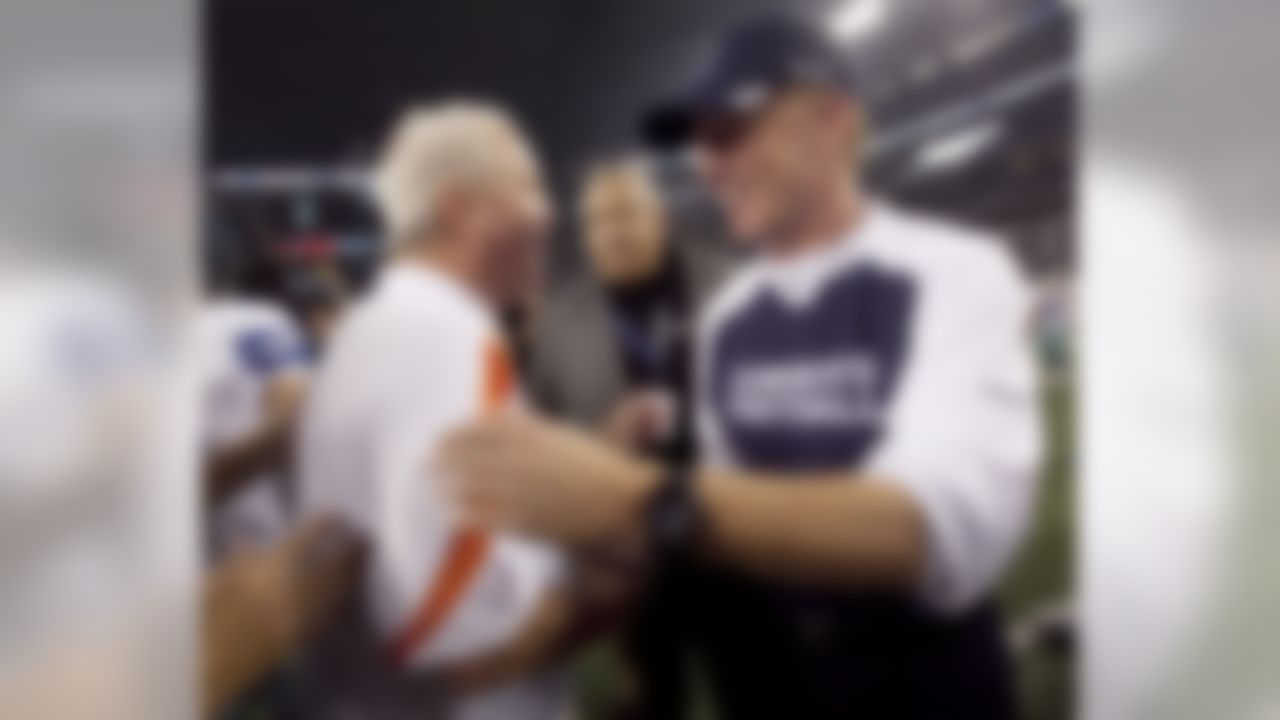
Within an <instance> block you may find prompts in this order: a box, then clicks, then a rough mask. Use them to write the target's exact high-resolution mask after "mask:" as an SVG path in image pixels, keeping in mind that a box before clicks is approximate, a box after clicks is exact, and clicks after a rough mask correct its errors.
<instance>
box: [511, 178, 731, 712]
mask: <svg viewBox="0 0 1280 720" xmlns="http://www.w3.org/2000/svg"><path fill="white" fill-rule="evenodd" d="M578 211H579V216H580V225H581V228H582V233H583V234H582V245H583V251H584V255H585V257H586V260H587V272H586V273H585V274H584V275H583V276H582V277H581V278H579V279H578V280H576V281H575V282H572V283H570V284H568V285H566V286H565V287H563V288H561V289H559V290H557V291H556V292H554V293H553V294H552V295H551V296H550V298H549V299H548V300H547V301H546V303H545V305H544V306H543V307H542V308H541V311H540V314H539V316H538V322H537V323H536V324H535V328H536V330H535V335H534V343H533V353H532V358H531V362H532V367H533V371H532V373H533V391H534V393H535V396H536V397H537V399H538V400H539V401H540V404H541V406H542V407H543V408H544V409H546V410H547V411H548V412H549V413H550V414H551V415H553V416H555V417H562V418H565V419H568V420H571V421H573V422H575V423H577V424H579V425H581V426H583V427H586V428H591V429H595V430H598V431H599V432H602V433H603V434H604V435H605V436H606V437H608V438H609V439H611V440H613V441H614V442H616V443H618V444H619V445H620V446H622V447H626V448H628V449H630V450H634V451H636V452H643V453H648V454H652V455H653V456H654V457H658V458H662V459H665V460H670V461H681V462H687V461H689V460H690V459H692V457H693V453H694V443H693V428H692V413H691V411H690V403H691V400H692V398H691V390H690V375H691V366H692V355H691V348H690V343H691V340H692V334H693V333H692V327H693V321H694V317H695V314H696V310H697V308H698V307H699V306H700V305H701V304H702V302H703V301H704V300H705V299H706V298H707V296H708V295H709V294H710V293H711V291H712V290H713V289H714V288H715V286H716V285H717V284H718V283H719V282H720V280H721V279H723V278H724V276H725V275H726V274H727V272H728V271H729V269H730V266H731V263H732V259H733V258H732V257H731V256H730V255H729V253H727V252H725V251H723V250H719V249H717V248H716V247H714V246H712V245H711V244H710V243H705V244H691V243H685V244H676V243H674V242H673V241H672V237H671V228H670V220H669V217H668V213H667V208H666V207H665V204H664V199H663V197H662V193H661V190H660V189H659V187H658V185H657V182H656V179H655V178H654V177H653V175H652V172H651V170H650V168H649V167H648V166H647V165H646V164H645V162H644V161H643V160H642V159H641V158H639V157H625V158H617V159H613V160H610V161H607V162H602V163H600V164H598V165H596V166H595V167H593V168H592V170H591V171H590V173H589V174H588V175H587V177H586V181H585V183H584V184H583V187H582V190H581V193H580V195H579V205H578ZM644 585H645V587H644V588H643V589H641V588H637V590H638V591H639V592H640V593H641V596H640V597H639V598H638V600H639V602H638V604H637V606H636V607H637V610H638V614H637V616H636V617H635V618H634V621H633V623H632V625H631V629H630V631H629V632H628V633H627V641H626V650H627V659H628V661H629V665H630V668H629V669H630V670H632V671H633V672H634V678H633V679H634V680H635V681H636V682H635V683H634V684H633V689H634V691H635V692H634V697H632V698H629V699H628V701H627V703H626V704H627V705H628V706H629V707H628V708H626V709H624V710H623V712H626V713H627V714H628V716H629V717H653V718H667V719H672V718H677V717H679V716H680V715H681V714H682V712H683V709H684V707H685V705H686V704H687V701H688V697H687V692H686V688H685V682H684V680H685V658H686V654H687V652H686V647H685V644H684V642H683V631H682V629H681V626H682V621H681V619H680V605H681V600H680V597H679V594H678V590H679V587H680V585H681V582H680V579H679V572H678V571H677V570H676V569H675V568H668V569H665V572H664V574H663V576H661V577H654V578H649V579H648V582H646V583H644Z"/></svg>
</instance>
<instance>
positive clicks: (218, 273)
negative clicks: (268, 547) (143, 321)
mask: <svg viewBox="0 0 1280 720" xmlns="http://www.w3.org/2000/svg"><path fill="white" fill-rule="evenodd" d="M216 240H223V241H225V240H227V238H217V239H216ZM236 249H237V248H236V246H235V244H234V243H228V242H219V243H217V246H216V247H213V248H210V250H211V252H210V256H209V258H208V259H207V262H206V265H207V267H208V270H209V273H208V274H209V276H210V277H209V288H208V293H207V294H208V297H207V299H206V300H205V301H204V303H203V305H202V307H201V309H200V312H199V316H198V318H197V321H196V338H197V340H196V341H197V343H198V345H199V347H198V353H199V355H198V357H199V363H200V393H201V411H202V428H201V434H202V437H203V444H204V459H205V473H206V476H205V491H206V493H207V497H208V498H209V500H210V506H209V508H208V510H209V517H208V522H207V523H206V531H207V534H208V551H209V552H210V553H211V556H212V557H215V558H216V557H220V556H222V555H225V554H227V553H228V552H231V551H233V550H234V549H236V548H237V547H245V546H262V545H265V544H267V543H270V542H273V541H274V540H276V539H278V538H279V537H280V536H281V534H282V533H283V532H284V529H285V527H286V526H287V525H288V519H287V515H288V509H287V498H286V487H285V484H286V479H287V476H288V474H289V470H290V469H289V467H288V465H289V460H290V453H289V450H290V444H291V443H290V440H291V438H292V436H293V433H294V427H295V422H296V419H297V416H298V410H299V407H300V406H301V404H302V399H303V396H304V394H305V392H306V383H307V376H308V374H309V372H310V369H309V368H310V358H309V355H308V352H307V345H306V340H305V336H304V335H303V333H302V331H301V329H300V328H299V327H298V326H297V324H296V323H295V322H294V320H293V317H292V315H291V314H290V313H289V311H288V308H287V307H285V305H284V304H283V303H282V302H280V301H278V300H276V299H275V298H278V297H280V296H282V295H283V294H284V289H285V288H284V287H283V285H282V283H281V282H280V280H279V273H278V272H277V271H276V268H275V266H274V265H273V264H272V262H271V260H270V259H269V258H266V257H240V256H238V254H237V253H236V252H235V251H236Z"/></svg>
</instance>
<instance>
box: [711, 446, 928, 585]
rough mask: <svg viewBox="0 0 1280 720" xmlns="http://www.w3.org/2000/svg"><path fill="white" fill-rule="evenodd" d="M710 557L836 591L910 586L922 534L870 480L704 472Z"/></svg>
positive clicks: (889, 493)
mask: <svg viewBox="0 0 1280 720" xmlns="http://www.w3.org/2000/svg"><path fill="white" fill-rule="evenodd" d="M698 482H699V486H698V487H699V496H700V500H701V504H702V507H703V509H704V512H705V513H706V518H705V519H706V525H705V533H704V536H703V538H702V543H703V547H704V548H705V551H706V552H707V553H708V555H709V556H711V557H713V558H716V559H718V560H720V561H722V562H725V563H727V564H730V565H733V566H735V567H738V568H741V569H743V570H746V571H749V572H752V573H756V574H759V575H762V576H766V577H770V578H776V579H779V580H786V581H792V582H802V583H815V584H821V585H827V586H830V585H836V586H854V587H866V586H882V587H891V588H901V587H910V586H912V585H914V584H915V583H916V582H917V580H918V578H919V577H920V576H921V574H922V572H923V566H924V562H925V560H924V559H925V532H924V527H923V521H922V518H921V517H920V512H919V509H918V507H917V506H916V504H915V502H914V501H913V500H912V499H911V498H910V497H909V496H907V495H906V494H905V493H904V492H903V491H901V490H900V489H898V488H897V487H895V486H893V485H890V484H888V483H885V482H882V481H878V480H876V479H875V478H870V477H864V478H858V477H855V476H852V475H839V474H831V475H814V476H812V477H807V478H797V477H794V476H790V477H787V478H769V477H765V476H760V475H751V474H741V473H734V472H724V471H707V472H703V473H702V474H701V475H700V477H699V479H698Z"/></svg>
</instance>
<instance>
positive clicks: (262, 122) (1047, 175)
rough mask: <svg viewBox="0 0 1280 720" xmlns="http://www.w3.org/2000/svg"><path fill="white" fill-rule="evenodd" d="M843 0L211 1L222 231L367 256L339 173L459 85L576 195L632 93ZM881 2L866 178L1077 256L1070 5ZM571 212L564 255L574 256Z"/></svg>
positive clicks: (215, 217) (631, 102)
mask: <svg viewBox="0 0 1280 720" xmlns="http://www.w3.org/2000/svg"><path fill="white" fill-rule="evenodd" d="M850 1H851V0H808V1H801V0H790V1H786V0H696V1H694V0H644V1H640V0H466V1H454V2H443V1H438V0H436V1H432V0H209V2H208V4H207V6H206V13H207V18H206V23H205V24H204V27H205V30H206V33H207V37H206V43H205V50H206V54H207V57H206V61H207V62H206V67H207V68H208V78H207V83H206V87H207V98H206V109H207V113H206V161H207V166H208V167H209V169H210V170H211V173H210V180H211V186H210V193H209V199H210V203H209V206H210V208H211V217H210V218H209V225H210V230H211V234H212V235H213V236H215V237H217V238H221V240H222V241H223V242H234V243H242V244H244V243H247V244H249V245H252V246H254V247H255V248H262V247H263V246H266V247H268V248H273V247H275V246H278V245H280V244H281V243H284V244H288V243H291V242H295V241H297V240H298V238H299V237H303V238H306V239H310V240H314V239H315V238H316V237H321V238H322V239H323V240H324V241H325V242H328V243H330V244H331V245H334V246H336V250H335V252H337V253H338V254H340V255H342V256H343V257H345V258H347V260H348V261H350V262H351V263H352V264H353V265H356V266H360V265H364V266H366V267H367V265H368V263H369V259H370V258H371V257H373V254H374V252H375V250H374V248H376V223H375V221H374V220H373V218H372V216H371V214H370V213H369V211H368V207H367V203H365V202H364V201H363V200H362V198H361V197H360V195H359V194H358V193H355V192H352V191H351V190H350V189H349V188H350V187H351V186H353V185H354V184H355V183H354V181H352V180H351V179H350V178H349V177H347V176H343V175H334V174H333V172H332V171H334V170H335V169H349V170H358V169H359V168H360V167H361V166H363V165H365V164H367V162H368V160H369V159H370V158H371V157H372V155H373V153H374V151H375V150H376V148H377V145H378V143H379V141H380V138H381V137H382V135H383V133H384V132H385V131H386V129H387V128H388V127H389V125H390V123H391V122H392V120H393V119H394V118H395V116H396V114H397V112H398V111H399V110H400V109H401V108H403V107H404V106H405V105H406V104H408V103H412V102H414V101H417V100H427V99H432V98H440V97H449V96H459V95H462V96H477V97H485V98H493V99H497V100H500V101H501V102H503V103H504V104H506V105H507V106H509V107H510V108H511V109H512V110H513V111H514V112H515V113H516V115H517V116H518V117H519V119H520V120H521V122H523V123H524V124H525V126H526V127H527V129H528V130H529V131H530V133H531V134H532V136H533V138H534V140H535V142H536V143H537V144H538V147H539V148H540V150H541V151H542V153H543V156H544V159H545V160H546V162H547V164H548V166H549V175H550V178H551V181H552V185H553V188H554V190H555V192H556V194H557V196H558V198H559V199H560V200H561V201H562V202H564V201H567V200H569V199H571V193H572V189H573V186H574V183H575V179H576V177H577V176H578V173H579V172H580V171H581V169H582V167H583V166H584V165H585V164H586V163H588V162H589V161H590V160H591V159H592V158H594V157H598V156H599V155H600V154H601V153H605V152H612V151H617V150H621V149H627V148H629V147H631V146H632V145H633V144H634V141H635V130H636V117H637V114H638V112H639V111H640V109H641V108H643V107H645V105H646V104H647V103H649V102H651V101H652V100H653V99H654V98H655V97H658V96H661V95H663V94H665V93H666V92H667V91H668V90H669V89H670V88H672V87H673V86H676V85H678V84H679V83H680V82H681V81H682V79H683V74H682V73H683V72H684V71H685V70H686V69H687V68H688V67H690V65H691V64H693V63H694V62H696V60H697V59H698V57H699V55H700V53H701V52H703V48H704V47H705V46H706V44H707V40H708V38H710V37H712V36H714V34H715V33H716V32H717V31H718V30H720V29H722V28H723V27H724V26H725V25H727V24H729V23H731V22H732V21H734V20H735V19H738V18H741V17H745V16H748V15H753V14H758V13H760V12H762V11H765V10H780V9H785V10H786V11H788V12H793V13H799V14H802V15H805V16H808V17H811V18H813V19H815V20H816V21H819V22H824V21H825V22H829V21H830V18H831V17H832V16H833V14H834V13H836V12H837V11H838V10H839V9H840V7H841V6H842V5H846V4H847V3H848V2H850ZM852 1H853V2H857V1H862V2H866V1H868V0H852ZM886 6H887V11H886V17H885V22H884V23H883V25H882V26H881V27H880V29H879V30H878V31H877V32H876V33H875V34H874V35H872V36H870V37H868V38H866V39H864V40H862V41H860V42H857V43H848V48H849V50H848V52H849V57H850V61H851V62H853V63H856V65H857V66H858V68H859V71H860V73H861V75H862V76H863V77H864V78H866V80H867V83H868V86H867V90H868V91H867V97H866V98H865V101H866V103H867V104H868V105H869V107H870V109H871V111H872V114H873V117H874V119H875V121H876V126H877V130H876V138H875V141H876V146H875V154H874V155H873V159H872V162H871V165H870V168H869V171H868V173H869V177H870V179H871V181H872V185H873V187H874V188H875V189H876V190H877V191H878V192H880V193H882V194H884V195H887V196H889V197H891V198H893V199H894V200H896V201H899V202H901V203H903V204H905V205H909V206H914V207H918V208H922V209H926V210H929V211H932V212H936V213H940V214H943V215H946V216H949V217H952V218H955V219H961V220H965V221H968V222H971V223H975V224H979V225H983V226H987V227H992V228H996V229H999V230H1001V231H1003V232H1004V234H1005V235H1006V237H1008V238H1009V240H1010V241H1011V242H1012V243H1014V245H1015V246H1016V248H1017V250H1018V254H1019V256H1020V257H1022V258H1023V260H1024V261H1025V263H1026V265H1027V266H1028V268H1029V269H1030V270H1031V271H1032V272H1033V273H1035V274H1037V275H1041V274H1048V273H1058V272H1062V271H1068V270H1069V269H1070V267H1071V265H1072V252H1071V245H1072V244H1071V242H1070V237H1071V230H1072V228H1071V227H1070V220H1069V218H1070V208H1071V205H1072V198H1071V187H1072V182H1071V179H1072V174H1073V163H1072V156H1073V153H1074V142H1075V92H1074V91H1075V81H1074V68H1073V50H1074V22H1073V19H1072V16H1071V14H1070V11H1069V10H1068V9H1067V8H1065V7H1064V6H1063V5H1062V3H1061V2H1059V1H1058V0H1047V1H1046V0H890V1H889V2H887V3H886ZM991 120H996V121H998V123H999V124H1000V134H999V137H998V139H997V140H996V141H995V143H994V144H993V145H992V146H990V147H988V148H986V149H985V150H984V151H982V152H980V153H978V154H977V155H976V156H974V157H972V158H969V159H968V160H967V161H965V162H963V163H959V164H957V165H955V166H952V167H949V168H946V169H944V170H936V171H933V172H921V171H920V170H919V168H917V167H916V165H915V162H916V159H917V156H918V155H919V154H920V153H921V152H922V150H923V148H924V147H925V146H926V145H927V144H928V143H929V142H930V141H934V140H937V139H938V138H941V137H944V136H946V135H947V134H948V133H952V132H956V131H957V130H963V129H964V128H966V127H973V126H974V125H977V124H982V123H984V122H988V121H991ZM661 166H662V168H663V170H664V172H663V177H664V180H665V183H666V187H667V190H668V192H669V194H670V196H671V197H672V200H673V204H674V205H675V207H676V209H677V212H678V217H679V218H680V219H681V220H682V221H683V222H682V223H680V224H679V226H680V227H682V228H683V229H684V231H685V232H686V233H692V234H694V235H698V236H700V237H702V236H707V235H716V234H717V230H716V228H717V226H716V221H715V217H714V212H713V211H712V210H711V209H710V207H709V205H708V203H707V202H706V198H705V197H704V196H703V195H702V194H701V192H700V191H699V188H698V187H697V185H696V184H695V183H694V182H693V181H692V178H691V177H689V174H688V172H687V169H686V167H685V164H684V163H683V162H682V161H681V159H680V158H679V157H672V158H665V159H664V162H663V163H662V165H661ZM281 171H288V173H282V172H281ZM290 173H291V174H290ZM565 215H566V222H565V223H563V224H562V227H561V229H560V232H559V234H558V238H557V239H558V250H559V253H558V256H559V258H560V259H561V260H562V262H561V263H560V266H561V267H566V266H572V264H573V257H574V248H573V243H572V242H570V236H571V235H572V218H571V217H567V216H568V215H571V214H570V213H566V214H565ZM272 251H273V250H270V249H269V250H267V252H272Z"/></svg>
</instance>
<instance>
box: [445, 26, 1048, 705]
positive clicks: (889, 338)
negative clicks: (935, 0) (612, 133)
mask: <svg viewBox="0 0 1280 720" xmlns="http://www.w3.org/2000/svg"><path fill="white" fill-rule="evenodd" d="M856 80H857V79H856V77H854V75H853V74H852V73H851V72H850V69H849V67H848V66H847V65H846V63H845V61H844V59H843V58H842V57H841V56H840V53H839V52H838V51H837V50H836V49H835V48H833V47H832V46H831V45H830V44H829V43H828V42H827V40H826V39H825V38H823V37H822V36H821V35H820V34H819V33H818V32H816V31H814V30H812V29H811V28H809V27H807V26H805V25H802V24H799V23H796V22H792V21H789V20H786V19H779V18H766V19H763V20H755V21H752V22H749V23H747V24H745V25H743V26H741V27H739V28H737V29H735V30H733V31H732V32H731V33H729V34H728V35H727V36H726V37H724V38H723V39H722V42H721V43H720V44H719V45H718V47H717V48H716V52H715V53H714V55H713V57H712V59H711V62H710V64H709V65H708V66H707V67H706V68H705V69H704V71H703V72H702V73H701V74H700V75H699V77H698V78H697V81H696V82H695V83H693V84H692V85H691V86H690V87H689V88H688V89H687V91H686V92H684V93H683V94H681V95H680V96H679V97H677V98H675V99H674V100H673V101H671V102H667V103H664V104H663V105H662V106H660V107H659V108H658V109H657V110H656V111H655V112H654V113H653V114H651V115H650V116H649V118H648V119H647V122H646V130H647V133H648V135H649V138H650V139H651V140H654V141H657V142H660V143H663V144H667V145H671V144H679V143H688V144H691V145H692V146H693V149H694V151H695V157H696V158H697V162H698V166H699V170H700V172H701V174H702V175H703V177H704V178H705V180H706V182H707V184H708V185H709V187H710V188H711V190H712V191H713V193H714V195H715V196H716V198H717V200H718V202H719V204H720V205H721V206H722V208H723V210H724V213H725V216H726V218H727V220H728V223H729V226H730V228H731V230H732V232H733V234H734V235H735V236H736V237H738V238H740V239H741V240H742V241H743V242H746V243H749V244H750V245H751V246H752V247H753V249H754V250H755V251H756V252H757V255H758V257H757V259H756V260H755V261H754V262H753V263H751V264H749V265H748V266H747V267H746V268H745V269H743V270H741V271H740V272H739V274H738V275H737V276H735V277H734V278H733V279H732V280H731V281H729V282H728V283H727V284H726V286H725V287H723V288H722V289H721V290H720V291H719V293H718V294H717V296H716V297H714V298H713V300H712V301H711V302H710V303H709V306H708V307H707V308H706V310H705V312H704V315H703V317H702V318H701V320H700V325H699V329H698V334H697V339H696V346H697V348H698V355H699V357H698V361H697V367H696V378H697V379H696V388H697V393H698V397H697V399H696V406H697V414H698V424H699V437H700V442H701V445H702V447H703V449H704V456H703V458H702V459H701V461H700V463H699V464H698V466H697V467H682V466H679V465H668V466H665V467H664V466H660V465H657V464H654V463H652V462H650V461H647V460H643V459H639V458H635V457H630V456H627V455H625V454H622V453H619V452H618V451H616V450H614V449H611V448H608V447H606V446H604V445H602V444H600V443H598V442H597V441H595V440H592V439H589V438H587V437H585V436H583V435H581V434H578V433H575V432H574V431H572V430H569V429H567V428H564V427H560V426H556V425H553V424H551V423H547V422H544V421H541V420H538V419H535V418H528V417H522V418H504V419H501V420H497V421H486V422H479V423H475V424H473V425H471V426H469V427H468V428H466V429H464V430H462V431H460V432H459V433H457V434H455V435H454V436H453V437H452V439H451V441H449V442H448V443H447V444H446V446H445V449H444V453H443V457H444V462H445V463H447V464H449V465H451V466H452V467H454V468H455V469H457V470H458V471H459V473H460V476H461V477H465V478H466V479H467V480H466V482H463V483H461V484H460V485H459V486H458V487H457V488H456V491H457V494H458V497H459V501H460V502H461V503H462V504H463V506H464V507H469V508H472V509H473V510H474V511H475V512H476V514H477V516H478V517H480V518H482V519H484V520H486V521H488V522H494V523H499V524H503V525H506V526H514V527H518V528H520V529H522V530H523V531H526V532H531V533H535V534H538V535H541V536H544V537H549V538H553V539H556V540H559V541H562V542H565V543H569V544H589V543H599V542H606V541H610V540H615V539H616V540H627V539H634V538H636V537H641V538H645V539H646V540H647V541H648V542H649V543H650V545H651V547H652V548H653V550H654V553H655V555H656V556H657V557H658V558H659V559H662V558H667V559H686V558H689V559H693V560H694V561H696V562H698V563H700V564H701V567H702V568H703V571H702V572H701V578H700V582H701V585H700V586H699V588H698V589H697V590H698V591H697V592H696V593H694V595H695V596H696V597H697V607H696V608H693V609H692V612H693V614H694V617H695V619H694V620H693V621H692V622H691V625H693V627H694V628H695V629H696V632H697V633H698V637H697V638H696V640H697V642H698V643H699V644H700V646H701V648H702V651H703V656H704V657H705V660H706V664H707V667H708V669H709V674H710V679H711V684H712V688H713V691H714V695H715V698H714V699H715V704H716V706H717V707H718V708H719V709H720V710H721V713H722V715H723V716H724V717H728V718H783V717H785V718H854V717H857V718H895V719H898V718H957V717H963V718H1005V717H1010V716H1013V715H1014V714H1015V711H1014V703H1013V697H1012V690H1011V677H1010V670H1009V666H1008V662H1007V658H1006V655H1005V649H1004V643H1003V640H1002V632H1001V624H1000V621H999V617H998V614H997V612H996V610H995V608H994V607H993V605H992V603H991V602H990V599H989V598H990V594H991V591H992V588H993V585H994V584H995V583H996V581H997V580H998V578H999V577H1000V575H1001V573H1002V571H1003V568H1004V567H1005V565H1006V564H1007V562H1008V560H1009V558H1010V556H1012V555H1013V553H1014V551H1015V550H1016V548H1017V546H1018V544H1019V541H1020V539H1021V537H1022V534H1023V530H1024V528H1025V526H1026V523H1027V520H1028V517H1029V514H1030V509H1031V507H1032V505H1033V500H1034V497H1035V488H1036V484H1037V475H1038V462H1039V455H1040V430H1039V420H1038V408H1037V399H1036V398H1037V393H1036V380H1035V372H1034V366H1033V361H1032V355H1031V353H1030V350H1029V347H1028V345H1027V343H1026V341H1025V338H1024V326H1025V324H1026V321H1027V310H1028V300H1029V298H1028V291H1027V288H1026V287H1025V285H1024V282H1023V280H1022V278H1021V277H1020V275H1019V272H1018V270H1017V269H1016V267H1015V265H1014V263H1013V261H1012V259H1011V258H1010V256H1009V254H1008V253H1007V251H1006V249H1005V248H1004V247H1003V246H1002V245H1001V244H999V243H998V242H997V241H996V240H994V239H992V238H990V237H986V236H984V235H982V234H979V233H975V232H972V231H968V230H962V229H959V228H956V227H953V226H950V225H947V224H943V223H940V222H937V221H934V220H929V219H924V218H920V217H915V216H912V215H909V214H906V213H903V212H900V211H898V210H896V209H894V208H892V207H889V206H887V205H885V204H883V203H881V202H879V201H876V200H873V199H872V198H869V197H868V196H867V194H866V193H865V192H864V190H863V187H862V185H861V183H860V179H859V176H858V173H857V172H855V168H856V165H857V163H858V162H859V160H860V158H861V155H862V150H863V146H864V143H865V140H866V136H867V129H866V119H865V114H864V112H863V108H862V105H861V103H860V101H859V93H858V86H857V82H856Z"/></svg>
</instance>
